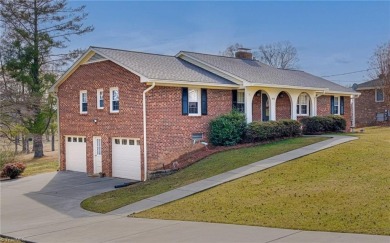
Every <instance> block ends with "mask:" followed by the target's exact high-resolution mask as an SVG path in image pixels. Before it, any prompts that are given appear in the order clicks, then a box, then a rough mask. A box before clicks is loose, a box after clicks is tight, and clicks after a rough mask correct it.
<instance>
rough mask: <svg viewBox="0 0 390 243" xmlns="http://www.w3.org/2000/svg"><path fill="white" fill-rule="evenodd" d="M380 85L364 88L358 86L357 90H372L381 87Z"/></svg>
mask: <svg viewBox="0 0 390 243" xmlns="http://www.w3.org/2000/svg"><path fill="white" fill-rule="evenodd" d="M379 88H380V87H372V86H371V87H363V88H357V89H356V90H371V89H379Z"/></svg>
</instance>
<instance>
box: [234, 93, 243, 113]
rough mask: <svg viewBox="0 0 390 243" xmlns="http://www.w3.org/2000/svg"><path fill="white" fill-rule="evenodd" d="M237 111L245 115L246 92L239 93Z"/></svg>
mask: <svg viewBox="0 0 390 243" xmlns="http://www.w3.org/2000/svg"><path fill="white" fill-rule="evenodd" d="M236 109H237V111H239V112H242V113H244V112H245V93H244V91H238V92H237V106H236Z"/></svg>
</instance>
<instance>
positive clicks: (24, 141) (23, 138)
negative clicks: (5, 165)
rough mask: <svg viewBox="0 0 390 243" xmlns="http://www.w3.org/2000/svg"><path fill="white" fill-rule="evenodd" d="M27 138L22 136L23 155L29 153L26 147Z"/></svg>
mask: <svg viewBox="0 0 390 243" xmlns="http://www.w3.org/2000/svg"><path fill="white" fill-rule="evenodd" d="M26 140H27V139H26V136H25V135H22V152H23V153H26V151H27V147H26Z"/></svg>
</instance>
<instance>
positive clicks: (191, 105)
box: [188, 88, 200, 115]
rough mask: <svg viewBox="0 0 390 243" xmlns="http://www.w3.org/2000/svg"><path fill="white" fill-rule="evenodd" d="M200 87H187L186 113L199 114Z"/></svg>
mask: <svg viewBox="0 0 390 243" xmlns="http://www.w3.org/2000/svg"><path fill="white" fill-rule="evenodd" d="M199 93H200V89H191V88H190V89H188V114H189V115H199V114H200V113H199V111H200V109H199V107H200V105H199V103H200V94H199Z"/></svg>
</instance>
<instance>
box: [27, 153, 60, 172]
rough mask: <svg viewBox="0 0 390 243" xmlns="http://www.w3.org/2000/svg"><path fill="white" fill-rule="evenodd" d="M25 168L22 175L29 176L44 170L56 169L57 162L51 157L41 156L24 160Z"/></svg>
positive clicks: (51, 170)
mask: <svg viewBox="0 0 390 243" xmlns="http://www.w3.org/2000/svg"><path fill="white" fill-rule="evenodd" d="M24 163H25V164H26V169H25V170H24V172H23V174H22V176H31V175H36V174H41V173H46V172H53V171H56V170H57V169H58V162H57V161H56V160H54V159H53V158H51V157H42V158H39V159H32V160H28V161H25V162H24Z"/></svg>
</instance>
